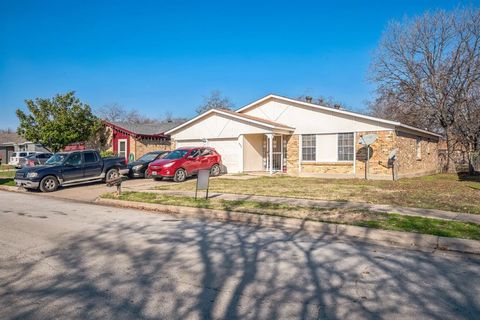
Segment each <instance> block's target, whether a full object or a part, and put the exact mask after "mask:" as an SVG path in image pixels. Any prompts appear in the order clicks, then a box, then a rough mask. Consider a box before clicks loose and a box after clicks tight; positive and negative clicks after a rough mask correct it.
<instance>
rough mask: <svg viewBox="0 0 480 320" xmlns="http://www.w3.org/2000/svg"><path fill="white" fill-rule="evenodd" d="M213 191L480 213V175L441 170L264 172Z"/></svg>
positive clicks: (216, 182) (215, 185)
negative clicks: (329, 174) (325, 175)
mask: <svg viewBox="0 0 480 320" xmlns="http://www.w3.org/2000/svg"><path fill="white" fill-rule="evenodd" d="M195 183H196V180H195V179H192V180H189V181H187V182H184V183H178V184H164V185H160V186H159V187H158V189H161V190H185V191H194V190H195ZM210 191H211V192H220V193H237V194H251V195H264V196H277V197H293V198H304V199H323V200H337V201H353V202H369V203H378V204H390V205H398V206H404V207H417V208H427V209H440V210H448V211H456V212H467V213H474V214H480V176H474V177H468V176H457V175H454V174H438V175H432V176H426V177H419V178H411V179H401V180H398V181H365V180H361V179H320V178H303V177H289V176H273V177H267V176H262V177H258V178H253V179H225V178H215V179H212V180H211V181H210Z"/></svg>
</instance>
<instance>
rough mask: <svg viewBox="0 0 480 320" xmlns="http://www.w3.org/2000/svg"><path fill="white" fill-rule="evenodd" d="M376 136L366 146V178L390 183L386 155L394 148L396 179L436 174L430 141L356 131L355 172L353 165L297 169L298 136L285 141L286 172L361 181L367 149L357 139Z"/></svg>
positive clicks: (434, 151)
mask: <svg viewBox="0 0 480 320" xmlns="http://www.w3.org/2000/svg"><path fill="white" fill-rule="evenodd" d="M371 133H375V134H377V136H378V138H377V140H376V141H375V142H374V143H373V144H372V145H371V147H370V160H369V167H370V169H369V178H370V179H381V180H390V179H392V178H393V172H392V168H391V167H389V165H388V156H389V155H390V153H391V152H392V150H394V149H395V148H398V149H399V151H398V153H397V160H396V162H395V170H396V171H395V172H396V175H397V177H398V178H405V177H412V176H419V175H427V174H432V173H437V172H438V143H437V141H436V140H435V139H433V138H426V137H419V136H416V135H413V134H407V133H404V132H399V131H394V130H385V131H376V132H358V133H356V135H355V152H356V161H355V170H354V162H329V163H321V162H313V163H311V162H303V163H302V164H301V171H300V172H299V171H298V168H299V159H300V155H299V143H300V141H299V140H300V139H299V135H292V136H287V137H285V138H286V139H287V173H288V174H292V175H299V174H300V175H312V176H315V175H317V176H322V177H332V178H337V177H346V178H353V177H356V178H364V177H365V163H366V155H367V150H366V148H365V147H363V146H362V145H360V144H359V143H358V141H359V140H360V137H361V136H363V135H366V134H371ZM417 138H418V139H419V141H420V145H419V146H420V148H421V157H420V159H417V153H416V141H417Z"/></svg>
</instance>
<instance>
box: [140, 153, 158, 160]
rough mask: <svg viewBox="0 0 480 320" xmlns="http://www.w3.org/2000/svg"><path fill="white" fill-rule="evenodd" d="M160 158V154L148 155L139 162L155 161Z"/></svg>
mask: <svg viewBox="0 0 480 320" xmlns="http://www.w3.org/2000/svg"><path fill="white" fill-rule="evenodd" d="M157 156H158V153H147V154H144V155H143V156H141V157H140V158H139V159H138V161H145V162H147V161H153V160H155V158H156V157H157Z"/></svg>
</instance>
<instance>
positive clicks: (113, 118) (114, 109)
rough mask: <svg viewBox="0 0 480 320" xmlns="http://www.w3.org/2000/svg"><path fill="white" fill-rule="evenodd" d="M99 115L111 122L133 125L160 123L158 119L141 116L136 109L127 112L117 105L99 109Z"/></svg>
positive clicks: (113, 104)
mask: <svg viewBox="0 0 480 320" xmlns="http://www.w3.org/2000/svg"><path fill="white" fill-rule="evenodd" d="M97 114H98V116H99V117H100V118H102V119H104V120H107V121H110V122H126V123H131V124H155V123H158V122H159V120H157V119H153V118H150V117H147V116H144V115H141V114H140V112H138V110H136V109H131V110H127V109H125V108H124V107H122V106H121V105H119V104H117V103H112V104H108V105H104V106H103V107H100V108H98V110H97Z"/></svg>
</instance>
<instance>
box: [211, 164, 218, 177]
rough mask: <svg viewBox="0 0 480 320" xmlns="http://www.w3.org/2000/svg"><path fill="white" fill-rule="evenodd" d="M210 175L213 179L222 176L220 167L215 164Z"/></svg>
mask: <svg viewBox="0 0 480 320" xmlns="http://www.w3.org/2000/svg"><path fill="white" fill-rule="evenodd" d="M210 175H211V176H212V177H216V176H218V175H220V166H219V165H218V164H214V165H213V166H212V167H211V168H210Z"/></svg>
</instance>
